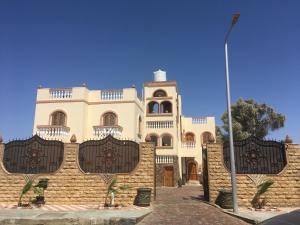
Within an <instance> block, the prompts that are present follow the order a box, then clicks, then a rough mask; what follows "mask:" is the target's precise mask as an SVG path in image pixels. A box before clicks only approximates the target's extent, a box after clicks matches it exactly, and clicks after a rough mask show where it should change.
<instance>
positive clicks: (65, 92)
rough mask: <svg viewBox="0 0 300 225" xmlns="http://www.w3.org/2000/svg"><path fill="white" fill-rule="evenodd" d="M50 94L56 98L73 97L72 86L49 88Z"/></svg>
mask: <svg viewBox="0 0 300 225" xmlns="http://www.w3.org/2000/svg"><path fill="white" fill-rule="evenodd" d="M49 95H50V98H55V99H64V98H72V88H62V89H49Z"/></svg>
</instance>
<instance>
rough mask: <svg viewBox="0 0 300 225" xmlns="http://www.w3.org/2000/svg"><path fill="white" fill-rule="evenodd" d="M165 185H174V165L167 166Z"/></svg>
mask: <svg viewBox="0 0 300 225" xmlns="http://www.w3.org/2000/svg"><path fill="white" fill-rule="evenodd" d="M164 186H166V187H173V167H172V166H167V167H165V171H164Z"/></svg>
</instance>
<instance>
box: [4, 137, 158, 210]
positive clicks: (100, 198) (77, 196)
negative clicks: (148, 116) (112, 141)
mask: <svg viewBox="0 0 300 225" xmlns="http://www.w3.org/2000/svg"><path fill="white" fill-rule="evenodd" d="M78 149H79V144H76V143H68V144H65V146H64V162H63V164H62V166H61V168H60V169H59V170H58V171H56V172H55V173H54V174H45V175H37V176H35V183H37V181H38V179H40V178H48V179H49V186H48V188H47V190H45V200H46V203H47V204H75V205H82V204H88V205H98V204H99V205H100V204H101V205H103V204H104V199H105V193H106V184H105V182H104V181H103V180H102V178H101V177H100V176H99V175H95V174H84V173H83V172H82V171H81V170H80V169H79V166H78V162H77V156H78ZM3 151H4V145H3V144H0V162H1V165H0V204H1V203H7V204H16V203H17V201H18V197H19V193H20V191H21V189H22V187H23V185H24V184H25V180H24V176H23V174H8V173H7V172H6V171H5V169H4V167H3ZM116 177H117V184H120V185H122V184H128V185H129V186H130V187H131V188H130V189H129V190H126V191H120V193H119V194H116V199H115V203H116V204H124V205H132V204H133V202H134V198H135V196H136V193H137V188H140V187H149V188H152V197H153V192H154V146H153V145H152V143H141V144H140V162H139V164H138V166H137V167H136V168H135V170H134V171H133V172H131V173H130V174H124V175H120V174H119V175H116ZM30 196H32V197H33V196H34V194H33V192H32V191H30V193H29V194H27V196H24V198H23V199H24V200H23V202H26V201H27V200H28V198H29V197H30Z"/></svg>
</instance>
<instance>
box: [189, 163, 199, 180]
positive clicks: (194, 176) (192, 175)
mask: <svg viewBox="0 0 300 225" xmlns="http://www.w3.org/2000/svg"><path fill="white" fill-rule="evenodd" d="M189 180H198V173H197V166H196V163H193V162H192V163H190V164H189Z"/></svg>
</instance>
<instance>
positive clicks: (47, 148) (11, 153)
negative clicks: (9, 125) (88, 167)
mask: <svg viewBox="0 0 300 225" xmlns="http://www.w3.org/2000/svg"><path fill="white" fill-rule="evenodd" d="M63 157H64V144H63V143H62V142H60V141H48V140H44V139H42V138H40V137H39V136H37V135H35V136H33V137H32V138H30V139H27V140H16V141H11V142H9V143H7V144H5V148H4V156H3V165H4V168H5V169H6V170H7V171H8V172H9V173H23V174H40V173H53V172H55V171H56V170H58V168H59V167H60V165H61V164H62V161H63Z"/></svg>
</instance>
